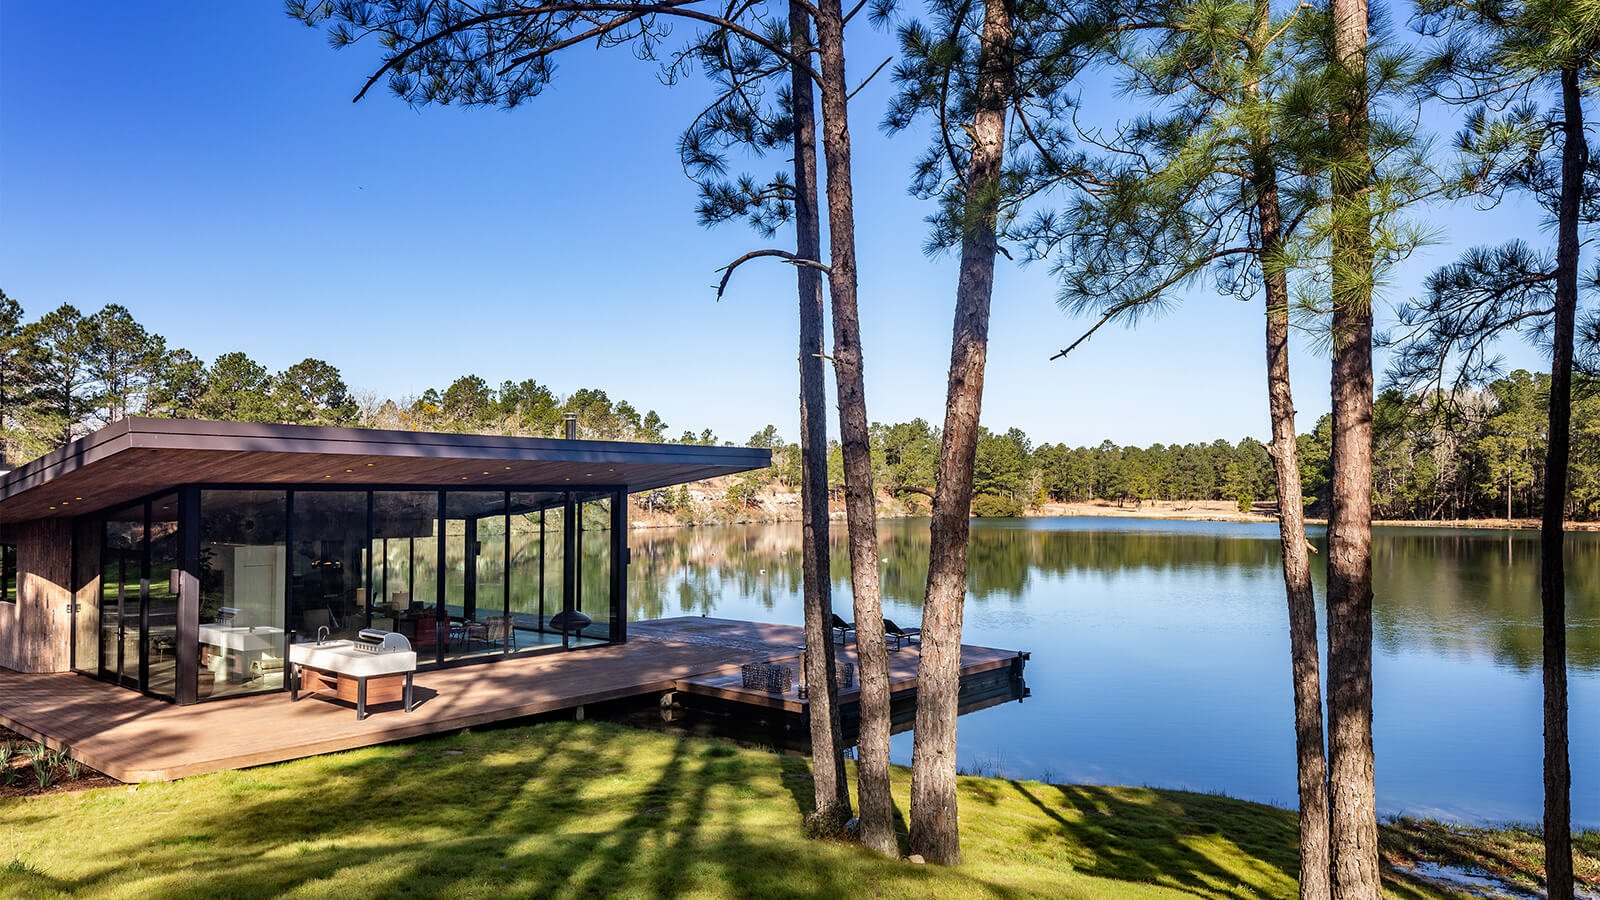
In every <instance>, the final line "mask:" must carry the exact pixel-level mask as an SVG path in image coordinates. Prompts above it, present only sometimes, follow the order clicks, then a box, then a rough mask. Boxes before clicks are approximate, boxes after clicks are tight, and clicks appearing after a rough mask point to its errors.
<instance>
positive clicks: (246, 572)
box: [196, 490, 288, 699]
mask: <svg viewBox="0 0 1600 900" xmlns="http://www.w3.org/2000/svg"><path fill="white" fill-rule="evenodd" d="M286 507H287V495H286V494H285V493H284V492H283V491H232V490H218V491H201V492H200V579H199V580H200V625H199V632H198V634H199V641H200V655H199V660H200V669H199V686H198V690H197V691H196V696H198V697H199V698H201V699H205V698H207V697H226V696H231V695H235V694H252V693H259V692H261V691H275V690H278V689H280V688H282V687H283V660H284V654H285V650H284V631H283V620H284V609H283V605H284V595H285V585H286V584H287V576H288V566H287V549H286V547H285V544H284V537H285V528H286V526H287V523H288V517H287V508H286Z"/></svg>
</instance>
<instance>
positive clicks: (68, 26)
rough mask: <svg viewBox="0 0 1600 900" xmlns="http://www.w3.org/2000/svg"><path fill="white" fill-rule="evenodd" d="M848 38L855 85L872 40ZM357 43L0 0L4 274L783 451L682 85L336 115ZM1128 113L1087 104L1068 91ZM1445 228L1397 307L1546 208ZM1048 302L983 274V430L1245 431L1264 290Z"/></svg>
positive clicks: (753, 293)
mask: <svg viewBox="0 0 1600 900" xmlns="http://www.w3.org/2000/svg"><path fill="white" fill-rule="evenodd" d="M853 40H854V41H855V42H856V43H855V44H854V45H853V54H854V55H853V57H852V59H853V64H852V67H851V69H852V71H853V72H854V73H856V77H860V76H861V75H864V74H865V73H867V72H869V71H871V70H872V68H873V67H875V66H876V65H877V63H878V62H879V61H881V59H882V58H883V57H884V56H885V55H886V54H887V51H888V48H889V43H888V41H887V39H886V38H885V37H884V36H882V35H877V34H873V33H871V32H868V31H866V30H865V29H863V31H862V32H861V33H860V34H859V35H857V36H856V37H854V38H853ZM569 52H570V51H569ZM377 59H378V48H377V47H376V46H358V47H356V48H353V49H348V50H344V51H339V52H335V51H333V50H331V49H329V48H328V46H327V45H326V43H325V40H324V38H323V35H322V34H321V33H319V32H315V31H311V30H309V29H306V28H304V27H303V26H301V25H299V24H297V23H294V22H291V21H290V20H289V19H288V18H286V17H285V16H284V14H283V12H282V9H281V7H280V5H279V4H278V3H276V2H272V0H264V2H251V3H216V2H200V0H187V2H162V3H145V4H135V3H122V2H101V0H95V2H79V3H73V4H54V3H21V2H11V0H0V288H3V289H4V290H5V291H6V292H7V293H8V294H10V295H11V296H12V297H14V298H16V299H18V300H20V301H21V302H22V303H23V304H24V305H25V307H26V308H27V311H28V313H29V314H30V315H37V314H39V313H41V312H43V311H45V310H47V309H49V308H51V307H53V306H55V305H56V304H58V303H61V302H63V301H70V302H72V303H74V304H76V305H78V306H79V307H80V308H84V309H95V308H98V307H99V306H101V305H103V304H105V303H108V302H116V303H122V304H124V305H126V306H128V307H129V308H131V309H132V310H133V312H134V314H135V315H136V316H137V317H138V318H139V319H140V320H141V321H143V322H145V323H146V324H147V325H148V326H150V327H152V328H153V329H155V330H156V331H158V332H160V333H161V334H164V335H165V336H167V338H168V339H169V341H170V342H171V343H172V344H173V345H175V346H183V347H187V348H189V349H190V350H192V351H194V352H195V353H197V354H199V355H200V356H202V357H204V358H205V359H207V360H210V359H212V358H214V357H215V356H217V355H218V354H220V353H224V352H227V351H230V350H244V351H247V352H248V353H250V354H251V355H252V356H254V357H255V358H257V359H258V360H260V361H262V362H263V363H265V364H267V365H268V366H270V367H273V368H281V367H283V366H287V365H289V364H291V363H293V362H295V361H297V360H299V359H301V358H304V357H306V356H317V357H322V358H325V359H327V360H329V361H330V362H333V363H334V364H335V365H337V366H339V367H340V368H341V369H342V370H343V372H344V374H345V377H346V379H347V380H348V381H349V382H350V384H351V386H352V387H353V388H355V389H356V390H358V391H365V392H371V393H375V394H378V395H381V396H391V397H397V398H404V397H407V396H414V395H416V394H418V393H420V392H421V391H423V390H424V389H426V388H428V387H430V386H438V387H443V386H444V385H445V384H447V383H448V382H449V381H450V380H452V379H453V378H454V377H455V376H457V375H460V374H463V373H468V372H471V373H476V374H478V375H481V376H483V377H484V378H486V379H487V380H489V381H490V382H491V383H498V382H500V381H502V380H505V379H521V378H526V377H532V378H535V379H538V380H539V381H541V382H543V383H545V384H547V385H549V386H551V387H552V388H553V389H555V390H556V391H558V392H560V393H567V392H570V391H572V390H574V389H576V388H579V387H598V388H601V389H604V390H606V391H607V392H609V393H610V394H611V396H612V397H613V398H626V399H628V400H630V401H631V402H633V403H634V404H636V405H637V406H639V407H640V408H641V409H643V408H654V409H656V410H657V411H659V412H660V413H661V415H662V416H663V417H664V418H665V419H666V421H667V422H668V424H669V426H670V427H671V428H672V430H673V432H674V433H676V432H677V431H679V430H682V429H684V428H693V429H696V430H698V429H700V428H703V427H707V426H709V427H711V428H713V429H714V430H715V431H716V432H717V433H718V434H719V435H720V436H721V437H723V438H728V439H733V440H740V441H742V440H743V439H744V438H745V437H746V436H747V435H749V434H751V433H752V432H754V431H756V430H758V429H759V428H760V427H761V426H762V425H764V424H766V423H768V422H772V423H774V424H776V425H777V426H778V427H779V430H780V431H781V432H782V433H783V434H784V435H785V436H786V437H788V438H790V439H793V438H794V437H795V434H796V431H797V428H796V421H797V413H796V412H795V406H796V399H795V398H796V396H797V390H798V388H797V383H796V378H797V376H796V365H795V353H796V347H795V340H794V331H795V313H794V293H793V290H794V289H793V275H792V273H791V271H790V270H789V269H788V268H787V267H784V266H782V265H779V264H765V265H763V264H755V265H751V266H747V267H745V268H743V269H741V271H740V272H739V274H738V275H737V276H736V278H735V281H734V284H733V288H732V290H731V291H730V295H729V297H728V298H727V299H725V300H723V301H722V302H721V303H718V302H715V299H714V296H713V291H712V289H711V285H712V284H713V283H714V282H715V280H716V277H717V276H716V272H715V270H716V269H717V268H718V267H719V266H721V265H723V264H724V263H725V262H727V261H728V260H729V259H731V258H732V257H734V256H736V255H738V254H739V253H741V252H743V251H744V250H747V249H750V248H751V247H753V246H758V245H759V239H758V238H756V237H755V236H753V235H752V234H751V233H750V232H749V231H747V230H746V229H745V228H744V227H743V226H742V225H727V226H722V227H721V228H718V229H715V230H706V229H702V228H700V227H699V226H697V225H696V224H695V222H694V216H693V207H694V201H695V192H694V188H693V185H692V184H690V182H689V181H688V179H687V178H685V177H684V175H683V173H682V171H681V169H680V168H679V166H678V164H677V158H676V153H675V151H674V147H675V140H676V137H677V134H678V131H679V129H680V128H681V127H682V125H683V124H684V123H685V122H687V121H688V119H689V118H690V117H691V116H692V115H693V114H694V113H695V112H696V111H698V109H699V107H700V105H701V104H703V102H704V100H705V98H706V96H707V93H706V90H707V89H706V87H705V85H704V84H703V83H699V82H697V81H695V80H692V79H691V80H689V81H688V82H686V83H684V84H681V85H679V86H676V87H672V88H667V87H663V86H662V85H661V84H659V83H658V81H657V80H656V76H655V70H654V68H653V67H652V66H651V65H649V64H644V63H638V62H636V61H634V60H633V59H632V57H631V56H629V55H628V54H627V53H626V51H621V52H619V51H616V50H613V51H609V52H601V53H596V52H591V51H588V50H579V51H577V52H576V53H572V54H571V55H568V56H566V57H565V58H564V60H563V61H562V64H561V68H560V70H559V72H558V74H557V78H556V81H555V83H554V84H553V85H552V86H551V88H550V89H548V90H547V91H546V92H545V94H544V95H542V96H540V97H537V98H535V99H533V100H532V101H530V102H528V103H527V104H525V105H524V106H523V107H521V108H519V109H517V110H515V111H512V112H501V111H491V110H463V109H455V108H437V107H432V108H424V109H420V110H417V109H411V108H409V107H407V106H406V105H404V104H403V103H401V102H400V101H398V100H396V99H394V98H393V97H392V96H390V95H388V94H386V93H383V92H381V91H374V92H373V93H372V94H371V95H370V96H369V97H368V98H367V99H366V100H364V101H362V102H361V103H359V104H352V103H351V102H350V98H351V96H352V95H353V94H354V92H355V91H356V89H357V88H358V87H359V86H360V84H361V82H362V80H363V79H364V78H365V76H366V75H367V74H369V73H370V71H371V70H372V69H373V68H374V66H375V64H376V61H377ZM889 90H890V85H889V83H888V79H887V77H886V76H885V77H880V78H879V79H878V80H876V81H874V82H873V84H872V85H870V86H869V87H868V89H867V90H865V91H864V92H863V93H862V94H861V95H859V97H858V98H857V100H856V103H855V107H854V111H853V115H854V118H853V120H852V133H853V136H854V139H855V150H856V157H855V164H856V185H857V188H856V196H857V202H858V233H859V251H860V257H861V311H862V321H863V333H864V344H865V350H866V364H867V397H868V406H869V413H870V415H871V417H872V418H873V419H874V420H878V421H898V420H904V419H909V418H911V417H914V416H923V417H926V418H928V419H930V420H933V421H935V422H937V421H938V419H939V417H940V416H941V414H942V404H943V400H944V386H945V366H946V364H947V362H948V356H949V340H950V337H949V335H950V322H951V315H952V309H953V291H954V264H953V260H951V259H949V258H943V259H936V260H929V259H928V258H927V257H925V256H924V255H923V254H922V252H921V246H922V242H923V238H924V236H925V225H924V223H923V217H924V216H925V215H926V214H927V212H928V207H927V205H926V204H925V203H923V202H922V201H918V200H916V199H915V198H913V197H911V196H909V195H908V194H907V192H906V184H907V175H908V173H909V168H910V160H911V159H912V157H913V156H915V154H916V153H917V151H918V150H919V149H920V145H921V137H920V136H918V135H901V136H899V137H896V138H893V139H890V138H887V137H885V136H884V135H883V134H882V133H881V132H879V131H878V129H877V127H876V126H877V123H878V121H879V120H880V118H881V115H882V111H883V103H884V100H885V98H886V96H887V95H888V92H889ZM1123 102H1124V101H1122V100H1121V99H1120V98H1115V97H1113V96H1112V94H1111V92H1110V91H1109V90H1108V89H1107V88H1105V87H1104V86H1097V85H1091V86H1090V87H1089V88H1088V90H1087V96H1086V103H1087V104H1088V105H1090V106H1091V107H1094V106H1096V105H1099V106H1100V108H1102V109H1116V108H1118V106H1117V104H1123ZM782 164H783V163H782V161H781V160H776V159H775V160H772V161H769V162H767V163H764V164H757V166H756V171H771V170H773V169H775V168H777V167H779V166H781V165H782ZM1439 221H1440V223H1441V224H1442V225H1443V226H1444V227H1445V228H1446V229H1448V230H1447V231H1445V232H1444V237H1445V240H1444V241H1443V242H1441V243H1440V244H1439V245H1437V246H1434V247H1431V248H1429V249H1427V250H1426V251H1424V252H1423V253H1421V254H1419V255H1418V256H1417V257H1416V258H1415V259H1414V260H1413V261H1411V262H1410V263H1408V265H1407V266H1406V269H1405V271H1404V272H1403V273H1402V276H1401V277H1400V278H1399V279H1397V282H1396V283H1395V284H1394V285H1393V286H1392V287H1391V289H1390V292H1389V293H1390V296H1391V297H1392V298H1398V297H1402V296H1404V295H1405V294H1406V293H1407V292H1408V291H1409V290H1410V289H1411V288H1412V286H1413V285H1414V284H1415V283H1416V282H1417V281H1419V280H1420V278H1421V277H1422V276H1423V275H1425V274H1426V272H1427V271H1428V270H1430V269H1431V268H1433V267H1434V266H1435V265H1437V264H1438V263H1439V262H1441V261H1444V260H1448V259H1450V258H1452V257H1453V256H1454V255H1455V253H1456V252H1457V250H1458V249H1459V247H1460V246H1463V245H1466V244H1470V243H1481V242H1491V241H1498V240H1501V239H1503V238H1504V237H1505V236H1508V235H1510V234H1513V233H1518V234H1523V235H1528V236H1532V233H1533V232H1534V230H1535V229H1536V228H1537V227H1538V226H1537V220H1536V219H1535V218H1533V217H1532V216H1530V215H1528V214H1527V213H1526V212H1524V211H1517V210H1503V211H1497V212H1496V213H1493V214H1478V213H1474V212H1471V211H1470V210H1467V209H1465V208H1462V209H1459V210H1452V211H1450V212H1449V213H1447V214H1443V215H1440V216H1439ZM780 240H782V239H780ZM780 245H781V243H780ZM1053 298H1054V286H1053V284H1052V282H1051V280H1050V278H1049V276H1048V273H1047V272H1046V271H1045V270H1044V268H1043V267H1034V268H1031V269H1018V268H1016V267H1014V266H1010V265H1007V264H1005V263H1004V262H1003V261H1002V267H1001V274H1000V276H999V279H998V284H997V287H996V296H995V303H994V315H993V332H992V343H991V347H990V354H989V360H990V362H989V375H988V391H987V397H986V400H985V409H984V420H985V423H986V424H988V425H989V426H990V427H993V428H998V429H1004V428H1006V427H1010V426H1013V425H1015V426H1019V427H1021V428H1023V429H1025V430H1026V431H1027V432H1028V433H1029V434H1030V435H1031V436H1032V437H1033V438H1034V440H1035V441H1036V442H1043V441H1066V442H1069V443H1072V444H1093V443H1098V442H1099V441H1100V440H1101V439H1104V438H1110V439H1112V440H1115V441H1117V442H1119V443H1130V442H1131V443H1139V444H1147V443H1151V442H1155V441H1163V442H1168V441H1197V440H1210V439H1213V438H1217V437H1225V438H1228V439H1230V440H1231V439H1237V438H1238V437H1240V436H1243V435H1246V434H1251V435H1256V436H1264V435H1265V433H1266V431H1267V421H1266V412H1265V400H1264V396H1263V389H1262V381H1263V375H1262V369H1263V362H1262V350H1261V309H1260V306H1259V303H1248V304H1246V303H1240V302H1237V301H1233V300H1229V299H1226V298H1221V297H1218V296H1215V295H1213V294H1212V293H1210V292H1209V291H1207V290H1199V291H1196V292H1195V293H1194V295H1193V296H1192V298H1191V299H1190V301H1189V302H1187V303H1186V304H1184V306H1183V308H1182V309H1181V310H1179V311H1177V312H1175V313H1173V314H1170V315H1167V316H1165V317H1163V318H1161V319H1157V320H1152V321H1150V322H1148V323H1147V324H1145V325H1143V326H1141V327H1140V329H1139V330H1138V331H1137V332H1131V331H1126V330H1120V329H1119V330H1107V331H1103V332H1102V333H1101V336H1098V337H1096V339H1095V340H1094V341H1093V342H1091V343H1090V344H1089V345H1087V346H1085V347H1084V348H1081V349H1080V350H1079V351H1077V352H1075V353H1074V354H1073V357H1072V358H1071V359H1070V360H1068V361H1064V362H1062V361H1058V362H1050V361H1048V360H1049V357H1050V355H1051V354H1052V353H1053V352H1054V351H1055V350H1056V349H1058V348H1059V347H1061V346H1063V345H1064V344H1065V343H1066V342H1068V341H1069V340H1070V339H1071V337H1072V336H1074V335H1075V334H1076V333H1077V332H1078V331H1079V330H1080V329H1081V327H1082V324H1083V323H1081V322H1074V321H1071V320H1069V319H1067V318H1066V317H1064V316H1063V315H1062V314H1061V312H1060V311H1059V310H1058V309H1057V307H1056V306H1055V304H1054V301H1053ZM1508 350H1509V356H1510V358H1511V360H1512V361H1513V362H1516V363H1518V364H1521V365H1528V366H1537V365H1538V360H1537V358H1536V357H1535V356H1534V355H1533V354H1532V353H1531V352H1530V351H1528V350H1526V349H1524V348H1521V347H1511V348H1508ZM1299 351H1300V352H1299V355H1298V357H1297V359H1296V360H1295V365H1296V367H1297V368H1296V372H1297V374H1296V383H1295V390H1296V401H1297V406H1298V407H1299V410H1300V413H1301V420H1300V421H1301V426H1302V430H1305V429H1308V428H1309V427H1310V426H1311V423H1312V422H1314V421H1315V418H1316V416H1318V415H1320V414H1321V413H1323V412H1324V411H1326V409H1327V396H1326V395H1327V387H1326V384H1327V362H1326V360H1325V359H1323V358H1320V357H1317V356H1314V355H1313V354H1312V353H1311V351H1310V350H1309V349H1308V348H1305V347H1301V348H1299ZM834 431H835V429H834V428H833V427H830V432H831V433H833V432H834Z"/></svg>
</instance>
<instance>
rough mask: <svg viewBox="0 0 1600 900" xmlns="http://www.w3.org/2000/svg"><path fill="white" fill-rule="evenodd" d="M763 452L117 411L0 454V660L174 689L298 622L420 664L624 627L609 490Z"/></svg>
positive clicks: (231, 689)
mask: <svg viewBox="0 0 1600 900" xmlns="http://www.w3.org/2000/svg"><path fill="white" fill-rule="evenodd" d="M770 461H771V455H770V453H769V452H768V451H766V450H758V449H748V448H734V447H705V446H693V445H676V444H672V445H669V444H642V443H623V442H612V441H587V440H572V439H566V440H563V439H546V438H524V437H498V436H485V435H469V434H435V433H421V432H401V431H381V430H372V429H357V428H331V427H311V426H298V425H260V424H243V423H235V422H205V421H194V420H166V419H138V418H135V419H126V420H123V421H119V422H117V423H115V424H112V425H109V426H107V427H105V428H102V429H100V430H99V431H96V432H94V433H92V434H89V435H87V436H85V437H83V438H80V439H78V440H76V441H73V442H72V443H71V444H69V445H67V446H65V447H63V448H61V449H59V450H57V451H55V452H53V453H50V454H48V455H46V456H43V457H41V458H39V459H36V460H34V461H32V462H30V463H27V464H26V465H23V466H21V467H20V468H18V469H15V470H13V471H11V472H8V473H6V474H5V475H3V476H0V547H3V566H0V571H3V576H4V594H3V596H0V667H3V668H7V669H11V670H13V671H16V672H22V673H51V672H55V673H59V672H69V671H71V672H77V673H80V674H83V675H88V676H92V677H94V678H97V679H100V680H103V681H106V682H110V683H112V684H115V685H120V686H122V687H125V688H128V689H130V690H134V691H139V692H142V693H144V694H146V695H149V696H152V697H156V698H160V699H164V700H169V701H172V702H174V703H176V704H179V705H188V704H194V703H200V702H204V701H210V700H217V699H219V698H227V697H237V696H243V695H252V694H260V693H264V692H271V691H280V690H283V689H284V688H285V679H284V660H285V659H286V657H287V656H288V647H289V645H290V644H291V643H293V642H303V641H307V640H314V639H316V638H317V637H318V636H319V635H323V636H331V637H343V638H349V637H353V636H354V635H355V634H356V633H357V632H358V631H359V630H361V629H363V628H377V629H382V630H385V631H398V632H400V633H402V634H404V635H406V637H407V638H408V639H409V641H410V643H411V645H412V647H413V648H414V649H415V650H416V652H417V654H418V657H419V660H420V661H421V665H422V667H423V668H424V669H426V668H430V667H433V668H440V667H446V666H450V665H453V664H458V663H467V662H482V661H489V660H496V659H501V658H504V657H508V656H514V657H521V656H525V655H531V654H541V653H549V652H559V651H563V650H575V649H582V648H587V647H594V646H602V645H615V644H620V643H623V642H625V641H626V640H627V637H628V627H627V621H628V616H627V605H626V598H627V563H628V543H627V524H628V522H627V519H628V505H627V496H628V494H629V493H630V492H635V491H645V490H652V489H656V488H661V487H665V486H668V485H676V484H683V483H686V482H691V481H697V480H700V479H704V478H710V477H714V476H718V475H727V474H730V473H735V472H743V471H747V470H751V469H758V468H762V467H764V466H767V465H768V464H769V463H770Z"/></svg>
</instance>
